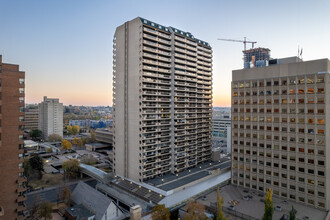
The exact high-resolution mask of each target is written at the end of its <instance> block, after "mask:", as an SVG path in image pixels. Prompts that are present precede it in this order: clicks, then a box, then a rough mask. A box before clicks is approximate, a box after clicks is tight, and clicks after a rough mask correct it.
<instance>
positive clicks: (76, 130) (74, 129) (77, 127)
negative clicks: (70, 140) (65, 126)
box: [72, 125, 80, 134]
mask: <svg viewBox="0 0 330 220" xmlns="http://www.w3.org/2000/svg"><path fill="white" fill-rule="evenodd" d="M79 131H80V127H79V125H74V126H73V127H72V134H79Z"/></svg>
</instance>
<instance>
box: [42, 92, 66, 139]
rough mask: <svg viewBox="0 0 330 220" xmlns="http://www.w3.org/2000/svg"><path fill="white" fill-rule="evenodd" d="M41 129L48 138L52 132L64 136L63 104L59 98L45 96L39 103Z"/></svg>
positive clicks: (44, 136) (45, 137)
mask: <svg viewBox="0 0 330 220" xmlns="http://www.w3.org/2000/svg"><path fill="white" fill-rule="evenodd" d="M39 130H41V131H42V136H43V138H44V139H46V140H47V139H48V136H49V135H52V134H57V135H60V136H61V137H63V104H62V103H60V102H59V99H49V98H47V96H45V97H44V101H43V102H41V103H40V104H39Z"/></svg>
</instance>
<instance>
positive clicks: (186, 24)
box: [0, 0, 330, 106]
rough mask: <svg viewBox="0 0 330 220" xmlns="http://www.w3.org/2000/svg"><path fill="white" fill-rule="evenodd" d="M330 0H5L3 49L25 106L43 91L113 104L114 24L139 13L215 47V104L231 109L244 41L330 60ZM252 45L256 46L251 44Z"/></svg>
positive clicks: (0, 4)
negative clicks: (22, 86)
mask: <svg viewBox="0 0 330 220" xmlns="http://www.w3.org/2000/svg"><path fill="white" fill-rule="evenodd" d="M329 9H330V1H329V0H317V1H312V0H290V1H287V0H278V1H261V0H250V1H243V0H241V1H240V0H232V1H230V0H204V1H202V0H199V1H197V0H190V1H188V0H180V1H179V0H167V1H158V0H138V1H137V0H135V1H125V0H96V1H95V0H56V1H55V0H53V1H51V0H49V1H44V0H29V1H26V0H0V11H1V12H0V21H1V24H0V54H2V56H3V58H2V59H3V62H6V63H13V64H19V65H20V70H22V71H25V74H26V75H25V78H26V90H25V92H26V103H39V102H41V101H42V99H43V96H48V97H50V98H59V99H60V101H61V102H63V103H64V104H65V105H69V104H72V105H88V106H99V105H110V106H111V105H112V41H113V35H114V32H115V30H116V27H117V26H119V25H122V24H123V23H125V22H126V21H129V20H132V19H134V18H136V17H138V16H140V17H143V18H146V19H148V20H151V21H154V22H156V23H158V24H161V25H164V26H172V27H176V28H178V29H180V30H183V31H187V32H190V33H192V34H193V35H194V36H195V37H196V38H198V39H201V40H204V41H206V42H208V43H209V44H210V45H211V46H212V49H213V106H230V94H231V91H230V85H231V71H232V70H234V69H241V68H242V67H243V61H242V56H243V55H242V50H243V43H235V42H226V41H219V40H217V38H230V39H237V40H243V38H244V37H247V38H248V39H250V40H253V41H257V42H258V43H257V44H256V45H255V46H258V47H267V48H269V49H271V56H272V57H273V58H281V57H289V56H296V55H297V53H298V46H299V47H301V48H303V54H302V57H303V59H304V60H312V59H320V58H329V57H330V55H329V51H330V43H329V36H330V13H329ZM249 46H250V45H249Z"/></svg>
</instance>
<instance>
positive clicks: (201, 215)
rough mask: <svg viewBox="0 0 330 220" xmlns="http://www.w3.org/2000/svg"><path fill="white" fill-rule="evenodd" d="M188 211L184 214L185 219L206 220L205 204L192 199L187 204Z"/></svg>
mask: <svg viewBox="0 0 330 220" xmlns="http://www.w3.org/2000/svg"><path fill="white" fill-rule="evenodd" d="M186 208H187V212H186V213H185V214H184V218H183V219H184V220H206V219H207V216H206V215H205V207H204V205H203V204H200V203H197V202H195V201H190V202H188V204H187V205H186Z"/></svg>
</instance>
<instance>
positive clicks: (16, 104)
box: [0, 55, 26, 220]
mask: <svg viewBox="0 0 330 220" xmlns="http://www.w3.org/2000/svg"><path fill="white" fill-rule="evenodd" d="M24 81H25V73H24V72H22V71H20V70H19V66H18V65H14V64H8V63H3V62H2V56H1V55H0V82H1V84H0V89H1V103H0V107H1V108H0V110H1V130H0V177H1V178H0V186H1V187H0V219H1V220H2V219H24V215H23V211H24V210H25V203H24V201H25V200H26V196H25V191H26V186H25V185H26V178H25V177H24V175H23V172H24V168H23V162H24V160H23V154H24V149H23V148H24V142H23V133H24V95H25V93H24V87H25V86H24Z"/></svg>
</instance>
